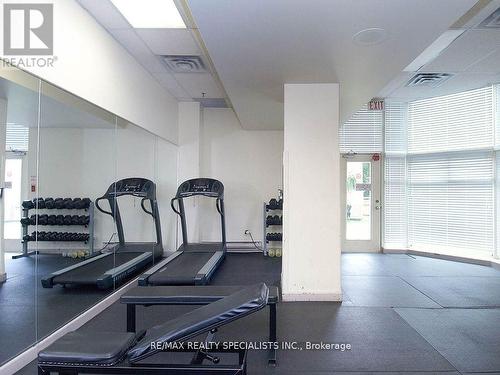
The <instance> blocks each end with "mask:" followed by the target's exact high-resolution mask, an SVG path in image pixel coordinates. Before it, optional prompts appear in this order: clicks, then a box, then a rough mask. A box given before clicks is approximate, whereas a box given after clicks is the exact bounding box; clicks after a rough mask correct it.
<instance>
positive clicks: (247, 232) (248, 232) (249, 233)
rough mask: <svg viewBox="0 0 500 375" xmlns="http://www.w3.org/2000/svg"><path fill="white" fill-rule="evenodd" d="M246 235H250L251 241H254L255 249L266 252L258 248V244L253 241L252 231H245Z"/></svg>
mask: <svg viewBox="0 0 500 375" xmlns="http://www.w3.org/2000/svg"><path fill="white" fill-rule="evenodd" d="M245 233H246V234H248V235H249V236H250V239H251V240H252V244H253V245H254V246H255V248H256V249H257V250H260V251H262V252H264V249H261V248H260V247H258V246H257V243H256V242H255V241H254V239H253V236H252V232H250V231H249V230H248V229H247V230H246V231H245ZM264 241H265V239H264Z"/></svg>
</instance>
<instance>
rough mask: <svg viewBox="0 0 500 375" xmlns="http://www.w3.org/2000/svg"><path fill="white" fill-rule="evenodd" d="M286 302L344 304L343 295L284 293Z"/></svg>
mask: <svg viewBox="0 0 500 375" xmlns="http://www.w3.org/2000/svg"><path fill="white" fill-rule="evenodd" d="M283 301H284V302H342V293H317V294H316V293H314V294H313V293H286V294H285V293H283Z"/></svg>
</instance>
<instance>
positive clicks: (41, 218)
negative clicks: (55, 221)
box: [38, 214, 49, 225]
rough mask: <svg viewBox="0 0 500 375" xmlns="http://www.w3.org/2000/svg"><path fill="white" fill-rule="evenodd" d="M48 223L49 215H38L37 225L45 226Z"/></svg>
mask: <svg viewBox="0 0 500 375" xmlns="http://www.w3.org/2000/svg"><path fill="white" fill-rule="evenodd" d="M48 221H49V215H45V214H44V215H38V225H47V223H48Z"/></svg>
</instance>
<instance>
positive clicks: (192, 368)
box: [38, 283, 269, 375]
mask: <svg viewBox="0 0 500 375" xmlns="http://www.w3.org/2000/svg"><path fill="white" fill-rule="evenodd" d="M268 296H269V289H268V287H267V286H266V284H264V283H261V284H257V285H253V286H250V287H247V288H245V289H240V291H238V292H236V293H232V294H230V295H228V296H225V297H224V298H222V299H218V300H216V301H215V302H212V303H210V304H207V305H205V306H202V307H199V308H197V309H195V310H193V311H190V312H188V313H186V314H184V315H181V316H180V317H178V318H175V319H172V320H169V321H167V322H165V323H163V324H161V325H158V326H155V327H152V328H150V329H148V330H147V331H145V332H142V333H133V332H90V333H88V332H79V331H75V332H70V333H68V334H66V335H64V336H63V337H61V338H60V339H59V340H57V341H55V342H54V343H53V344H52V345H50V346H49V347H47V348H46V349H44V350H42V351H40V353H38V374H39V375H49V374H51V373H57V374H60V375H61V374H64V375H69V374H71V375H76V374H84V373H85V374H141V375H153V374H154V375H159V374H169V375H189V374H204V373H206V374H220V375H229V374H232V375H236V374H238V375H240V374H241V375H245V374H246V359H247V350H246V349H240V348H238V349H230V348H224V347H222V348H217V349H215V350H214V351H209V350H207V349H204V348H201V349H198V350H193V349H189V348H187V349H184V348H182V347H180V348H179V347H176V346H175V345H171V346H172V347H173V348H172V349H170V347H167V346H168V345H169V344H179V343H180V344H182V343H186V342H188V340H190V339H192V338H194V337H196V336H198V335H200V334H203V333H208V334H207V337H206V339H205V342H204V343H205V344H207V343H215V341H214V336H215V333H216V331H217V328H219V327H221V326H224V325H226V324H228V323H230V322H232V321H235V320H237V319H241V318H243V317H245V316H247V315H250V314H252V313H254V312H256V311H258V310H260V309H262V308H264V307H265V306H266V305H267V302H268ZM164 348H167V349H168V350H163V349H164ZM163 351H168V352H182V353H186V352H190V353H192V354H193V355H192V357H191V360H190V363H188V364H169V363H163V362H160V363H158V362H157V361H153V362H154V363H151V362H144V360H145V359H148V358H150V357H152V356H154V355H155V354H158V353H160V352H163ZM216 353H231V354H233V355H234V354H237V355H238V363H237V364H231V365H227V364H219V358H218V357H216V356H214V354H216ZM158 359H159V358H155V360H158ZM207 360H208V361H211V363H210V364H204V363H203V362H205V361H207Z"/></svg>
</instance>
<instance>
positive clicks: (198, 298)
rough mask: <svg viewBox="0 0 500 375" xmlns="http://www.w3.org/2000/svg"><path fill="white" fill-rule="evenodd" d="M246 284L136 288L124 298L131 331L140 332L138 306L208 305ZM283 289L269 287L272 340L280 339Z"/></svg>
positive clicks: (272, 361) (273, 359)
mask: <svg viewBox="0 0 500 375" xmlns="http://www.w3.org/2000/svg"><path fill="white" fill-rule="evenodd" d="M244 288H245V287H244V286H155V287H140V286H139V287H135V288H133V289H130V290H128V291H127V292H126V293H125V294H123V295H122V296H121V298H120V302H121V303H123V304H126V305H127V332H135V331H136V306H157V305H208V304H210V303H213V302H215V301H218V300H220V299H222V298H224V297H227V296H229V295H231V294H233V293H237V292H238V291H240V290H242V289H244ZM278 302H279V291H278V288H277V287H276V286H270V287H269V295H268V299H267V305H268V306H269V342H276V339H277V335H276V318H277V317H276V304H277V303H278ZM268 363H269V365H276V350H275V348H270V349H269V357H268Z"/></svg>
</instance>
